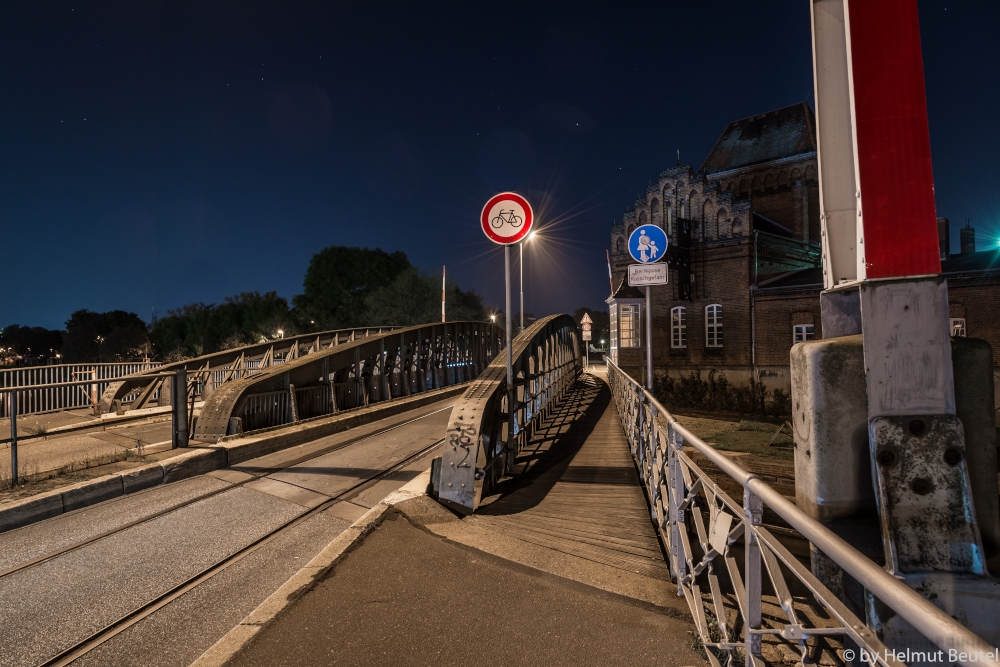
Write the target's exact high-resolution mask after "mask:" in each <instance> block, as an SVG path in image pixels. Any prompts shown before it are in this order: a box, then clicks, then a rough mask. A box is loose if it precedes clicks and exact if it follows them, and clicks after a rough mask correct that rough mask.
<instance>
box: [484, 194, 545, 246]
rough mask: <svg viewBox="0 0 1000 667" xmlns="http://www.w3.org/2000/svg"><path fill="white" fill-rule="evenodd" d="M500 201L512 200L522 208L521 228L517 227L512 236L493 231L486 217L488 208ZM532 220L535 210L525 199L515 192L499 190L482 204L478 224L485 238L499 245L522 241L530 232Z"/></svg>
mask: <svg viewBox="0 0 1000 667" xmlns="http://www.w3.org/2000/svg"><path fill="white" fill-rule="evenodd" d="M501 201H512V202H514V203H515V204H517V205H518V206H520V207H521V208H522V209H524V223H523V224H522V225H521V229H519V230H518V231H517V233H516V234H514V235H512V236H500V235H499V234H497V233H495V232H494V231H493V229H492V227H491V226H490V221H489V219H488V217H489V214H490V209H491V208H493V207H494V206H495V205H496V204H497V203H499V202H501ZM534 221H535V212H534V211H532V210H531V204H529V203H528V200H527V199H525V198H524V197H522V196H521V195H519V194H517V193H516V192H501V193H499V194H495V195H493V196H492V197H490V200H489V201H488V202H486V205H485V206H483V211H482V213H480V214H479V224H480V225H481V226H482V228H483V233H484V234H486V238H488V239H489V240H490V241H493V242H494V243H498V244H500V245H513V244H515V243H519V242H520V241H522V240H523V239H524V237H526V236H527V235H528V234H529V233H530V232H531V224H532V223H533V222H534Z"/></svg>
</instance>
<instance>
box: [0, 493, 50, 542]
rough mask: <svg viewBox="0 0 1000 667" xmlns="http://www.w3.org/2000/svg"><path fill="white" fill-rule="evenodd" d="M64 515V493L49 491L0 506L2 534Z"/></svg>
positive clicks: (0, 530)
mask: <svg viewBox="0 0 1000 667" xmlns="http://www.w3.org/2000/svg"><path fill="white" fill-rule="evenodd" d="M62 513H63V499H62V493H60V492H59V491H49V492H48V493H42V494H39V495H37V496H33V497H31V498H25V499H24V500H19V501H16V502H13V503H10V504H7V505H3V506H0V533H2V532H5V531H8V530H14V529H15V528H20V527H21V526H27V525H28V524H31V523H35V522H36V521H41V520H42V519H48V518H50V517H53V516H58V515H60V514H62Z"/></svg>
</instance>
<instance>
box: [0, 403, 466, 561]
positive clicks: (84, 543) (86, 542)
mask: <svg viewBox="0 0 1000 667" xmlns="http://www.w3.org/2000/svg"><path fill="white" fill-rule="evenodd" d="M451 408H452V406H451V405H449V406H446V407H443V408H437V409H435V410H431V411H430V412H427V413H425V414H422V415H420V416H419V417H414V418H413V419H408V420H406V421H404V422H401V423H399V424H396V425H394V426H390V427H388V428H384V429H381V430H379V431H377V432H375V433H371V434H369V435H364V436H358V437H356V438H351V439H349V440H346V441H344V442H341V443H338V444H336V445H331V446H329V447H324V448H321V449H318V450H316V451H313V452H310V453H308V454H303V455H302V456H300V457H298V458H295V459H293V460H291V461H286V462H284V463H282V464H281V465H280V466H276V467H274V468H267V469H265V470H262V471H260V472H258V473H257V474H254V475H252V477H250V478H249V479H246V480H243V481H242V482H237V483H235V484H230V485H229V486H226V487H223V488H221V489H215V490H214V491H208V492H206V493H203V494H201V495H198V496H195V497H193V498H189V499H187V500H185V501H183V502H180V503H178V504H176V505H171V506H170V507H167V508H164V509H162V510H160V511H158V512H154V513H153V514H150V515H149V516H144V517H142V518H140V519H136V520H135V521H130V522H128V523H125V524H123V525H121V526H118V527H116V528H112V529H110V530H107V531H104V532H103V533H99V534H97V535H93V536H91V537H88V538H87V539H85V540H80V541H79V542H75V543H73V544H70V545H69V546H65V547H63V548H61V549H56V550H55V551H51V552H49V553H47V554H43V555H41V556H38V557H37V558H33V559H31V560H29V561H25V562H24V563H19V564H18V565H15V566H13V567H10V568H8V569H6V570H0V579H2V578H4V577H6V576H9V575H11V574H14V573H15V572H20V571H21V570H25V569H28V568H30V567H34V566H35V565H39V564H40V563H44V562H45V561H48V560H52V559H53V558H56V557H58V556H61V555H63V554H65V553H69V552H70V551H75V550H77V549H80V548H82V547H85V546H87V545H89V544H93V543H94V542H97V541H99V540H103V539H104V538H106V537H111V536H112V535H116V534H118V533H120V532H122V531H124V530H128V529H129V528H132V527H134V526H138V525H140V524H143V523H146V522H148V521H152V520H154V519H157V518H159V517H161V516H164V515H166V514H170V513H171V512H176V511H177V510H180V509H183V508H185V507H187V506H188V505H192V504H194V503H197V502H200V501H202V500H207V499H208V498H211V497H212V496H216V495H219V494H220V493H225V492H226V491H231V490H232V489H235V488H237V487H240V486H243V485H245V484H249V483H250V482H253V481H254V480H257V479H260V478H262V477H266V476H268V475H272V474H274V473H276V472H279V471H281V470H285V469H287V468H291V467H292V466H295V465H298V464H299V463H302V462H304V461H308V460H309V459H313V458H316V457H317V456H323V455H324V454H329V453H330V452H335V451H337V450H340V449H343V448H345V447H350V446H351V445H355V444H358V443H360V442H364V441H366V440H371V439H372V438H377V437H379V436H382V435H385V434H386V433H389V432H390V431H395V430H396V429H399V428H402V427H404V426H409V425H410V424H413V423H414V422H417V421H419V420H421V419H425V418H427V417H430V416H432V415H435V414H437V413H439V412H442V411H444V410H450V409H451ZM153 488H154V489H160V488H163V487H162V486H158V487H153ZM148 490H152V489H148ZM142 493H144V491H140V492H138V493H135V494H130V495H129V496H123V498H136V497H141V494H142ZM120 499H121V498H119V499H118V500H120ZM83 509H93V507H87V508H83ZM69 514H70V513H67V514H60V515H58V516H56V517H52V518H53V519H63V518H66V517H67V516H68V515H69ZM42 523H43V522H39V523H34V524H31V525H29V526H24V527H23V528H18V529H15V530H13V531H9V532H7V533H2V534H0V535H9V534H12V533H14V532H16V531H17V530H24V529H26V528H34V527H37V526H39V525H42Z"/></svg>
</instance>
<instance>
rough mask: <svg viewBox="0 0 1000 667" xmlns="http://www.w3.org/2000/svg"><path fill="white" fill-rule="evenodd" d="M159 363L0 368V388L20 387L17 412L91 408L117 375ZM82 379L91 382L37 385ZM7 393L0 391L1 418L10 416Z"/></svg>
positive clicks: (36, 412)
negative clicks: (60, 385) (65, 384)
mask: <svg viewBox="0 0 1000 667" xmlns="http://www.w3.org/2000/svg"><path fill="white" fill-rule="evenodd" d="M160 365H161V364H160V363H158V362H148V361H146V362H143V361H129V362H122V363H105V364H52V365H50V366H27V367H25V368H12V369H9V370H2V371H0V389H8V388H12V387H18V388H20V389H19V391H18V403H19V404H18V414H20V415H29V414H41V413H45V412H57V411H59V410H67V409H71V408H85V407H92V406H95V405H97V402H98V400H99V397H100V396H101V394H102V393H103V392H104V390H105V389H107V387H108V385H109V384H111V383H112V382H114V381H115V380H117V379H118V378H121V377H124V376H126V375H132V374H135V373H146V372H154V371H155V370H156V369H158V368H159V367H160ZM81 380H90V381H91V382H90V383H89V384H86V385H85V384H82V383H81V384H75V385H72V386H69V385H67V386H62V387H53V386H47V387H44V388H42V387H38V385H54V384H63V383H78V382H80V381H81ZM7 395H8V394H7V393H3V392H0V418H6V417H9V416H10V406H9V405H8V401H7V400H5V398H4V397H6V396H7Z"/></svg>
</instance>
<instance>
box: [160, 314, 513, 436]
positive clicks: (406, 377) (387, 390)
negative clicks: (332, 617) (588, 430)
mask: <svg viewBox="0 0 1000 667" xmlns="http://www.w3.org/2000/svg"><path fill="white" fill-rule="evenodd" d="M352 338H353V337H352ZM502 340H503V332H502V331H501V330H500V328H499V327H497V326H496V325H495V324H490V323H489V322H448V323H441V322H438V323H432V324H423V325H418V326H413V327H406V328H402V329H394V330H393V331H391V332H385V333H381V334H374V335H370V336H367V337H357V338H353V340H352V341H350V342H341V343H340V344H338V345H332V346H326V347H323V348H322V349H320V350H318V351H314V352H312V353H311V354H308V355H304V356H302V357H299V358H297V359H291V360H288V361H286V362H285V363H282V364H278V365H274V366H270V367H267V368H263V369H257V370H256V371H255V372H254V373H253V374H249V375H244V376H243V377H241V378H239V379H234V380H231V381H229V382H226V383H225V384H222V385H221V386H219V387H216V388H213V389H212V390H211V391H210V392H209V393H208V395H207V396H206V398H205V403H204V405H203V406H202V409H201V413H200V414H199V416H198V420H197V422H196V424H195V429H194V438H195V439H196V440H201V441H207V442H218V441H219V440H220V439H221V438H224V437H227V436H232V435H239V434H240V433H243V432H246V431H250V430H259V429H263V428H270V427H272V426H278V425H282V424H289V423H293V422H298V421H301V420H303V419H308V418H311V417H316V416H321V415H326V414H335V413H338V412H340V411H342V410H344V409H348V408H354V407H361V406H367V405H368V404H369V403H370V402H378V401H386V400H391V399H392V398H395V397H400V396H409V395H410V394H415V393H420V392H424V391H428V390H431V389H438V388H440V387H446V386H451V385H456V384H461V383H463V382H467V381H469V380H471V379H472V378H474V377H476V375H478V373H479V372H480V371H481V370H482V369H483V368H484V367H485V366H486V365H487V364H488V363H489V362H490V361H491V360H492V359H493V358H494V357H495V356H496V354H497V352H498V351H499V348H500V343H501V341H502ZM307 389H316V390H317V392H319V393H320V394H321V395H322V400H316V401H313V402H311V403H309V404H308V405H307V404H299V402H298V395H299V394H301V393H302V392H303V391H305V390H307ZM144 391H145V390H144ZM274 392H280V395H275V394H274ZM314 393H315V392H314ZM262 394H269V395H271V396H273V398H270V399H268V400H267V401H264V402H262V401H261V400H260V398H259V397H260V396H261V395H262Z"/></svg>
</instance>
